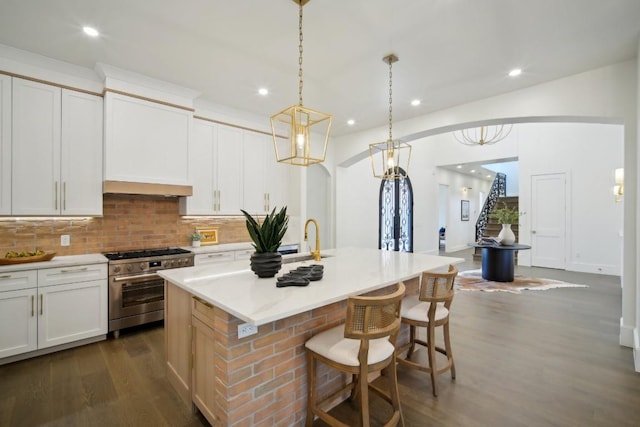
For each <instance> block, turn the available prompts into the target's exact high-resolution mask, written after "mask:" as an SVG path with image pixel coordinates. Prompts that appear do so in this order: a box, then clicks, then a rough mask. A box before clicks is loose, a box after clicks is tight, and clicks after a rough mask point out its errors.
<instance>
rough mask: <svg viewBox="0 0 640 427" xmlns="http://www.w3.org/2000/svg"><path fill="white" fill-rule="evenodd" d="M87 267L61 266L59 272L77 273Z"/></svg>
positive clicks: (85, 269)
mask: <svg viewBox="0 0 640 427" xmlns="http://www.w3.org/2000/svg"><path fill="white" fill-rule="evenodd" d="M88 269H89V267H80V268H63V269H62V270H60V272H61V273H79V272H81V271H87V270H88Z"/></svg>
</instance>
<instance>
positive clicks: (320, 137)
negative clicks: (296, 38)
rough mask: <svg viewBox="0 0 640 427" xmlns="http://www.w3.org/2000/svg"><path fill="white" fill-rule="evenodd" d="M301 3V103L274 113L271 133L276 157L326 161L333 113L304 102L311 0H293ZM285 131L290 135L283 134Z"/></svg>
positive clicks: (300, 161)
mask: <svg viewBox="0 0 640 427" xmlns="http://www.w3.org/2000/svg"><path fill="white" fill-rule="evenodd" d="M293 2H294V3H296V4H298V5H299V6H300V13H299V18H300V19H299V25H298V29H299V34H300V43H299V45H298V50H299V57H298V66H299V69H298V77H299V84H298V99H299V101H298V104H297V105H292V106H291V107H289V108H287V109H285V110H282V111H281V112H279V113H277V114H274V115H273V116H271V134H272V136H273V147H274V149H275V152H276V160H277V161H278V162H280V163H287V164H290V165H296V166H309V165H312V164H315V163H321V162H323V161H324V159H325V156H326V154H327V143H328V141H329V131H330V130H331V120H332V117H331V115H329V114H325V113H320V112H318V111H315V110H312V109H310V108H306V107H304V106H303V105H302V83H303V80H302V7H303V6H304V5H305V4H306V3H308V2H309V0H293ZM282 134H284V135H286V136H282Z"/></svg>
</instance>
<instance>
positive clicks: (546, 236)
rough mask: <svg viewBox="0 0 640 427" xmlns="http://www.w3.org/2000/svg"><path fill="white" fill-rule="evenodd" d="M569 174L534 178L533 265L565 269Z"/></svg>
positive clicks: (532, 196)
mask: <svg viewBox="0 0 640 427" xmlns="http://www.w3.org/2000/svg"><path fill="white" fill-rule="evenodd" d="M566 205H567V197H566V176H565V174H564V173H554V174H547V175H533V176H532V177H531V265H532V266H536V267H547V268H559V269H564V268H565V239H566V208H567V206H566Z"/></svg>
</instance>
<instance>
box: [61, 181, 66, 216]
mask: <svg viewBox="0 0 640 427" xmlns="http://www.w3.org/2000/svg"><path fill="white" fill-rule="evenodd" d="M62 210H63V211H66V210H67V182H66V181H65V182H63V183H62Z"/></svg>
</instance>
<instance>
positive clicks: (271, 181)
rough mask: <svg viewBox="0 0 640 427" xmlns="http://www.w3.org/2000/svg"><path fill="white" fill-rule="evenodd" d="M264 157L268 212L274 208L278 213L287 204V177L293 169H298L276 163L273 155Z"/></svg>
mask: <svg viewBox="0 0 640 427" xmlns="http://www.w3.org/2000/svg"><path fill="white" fill-rule="evenodd" d="M265 157H266V162H267V165H266V170H267V172H266V174H267V176H266V177H265V182H266V183H267V189H266V193H267V202H268V207H269V212H271V210H272V209H274V208H275V209H276V211H279V210H280V209H281V208H282V207H284V206H287V205H288V204H289V180H290V178H289V176H290V173H291V171H292V169H293V168H296V169H299V167H298V166H291V165H287V164H286V163H278V162H277V161H276V158H275V155H273V156H269V153H267V156H265Z"/></svg>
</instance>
